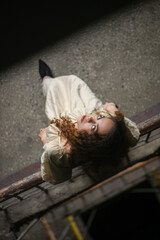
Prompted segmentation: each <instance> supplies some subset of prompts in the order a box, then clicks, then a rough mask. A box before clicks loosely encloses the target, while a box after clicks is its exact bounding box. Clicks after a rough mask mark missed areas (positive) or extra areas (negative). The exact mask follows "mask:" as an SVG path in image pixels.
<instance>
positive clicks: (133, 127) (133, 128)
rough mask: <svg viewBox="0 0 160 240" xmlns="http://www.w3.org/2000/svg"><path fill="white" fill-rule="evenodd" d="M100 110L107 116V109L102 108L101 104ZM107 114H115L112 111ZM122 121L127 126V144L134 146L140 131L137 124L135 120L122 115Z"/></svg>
mask: <svg viewBox="0 0 160 240" xmlns="http://www.w3.org/2000/svg"><path fill="white" fill-rule="evenodd" d="M100 111H101V112H102V115H105V116H108V113H109V112H108V111H107V110H105V109H104V108H103V106H101V108H100ZM109 115H111V116H113V117H115V116H116V115H115V114H113V113H109ZM108 117H109V116H108ZM124 122H125V125H126V128H127V137H128V142H129V146H130V147H134V146H135V145H136V144H137V142H138V140H139V138H140V131H139V129H138V127H137V124H136V123H135V122H133V121H132V120H130V119H129V118H127V117H124Z"/></svg>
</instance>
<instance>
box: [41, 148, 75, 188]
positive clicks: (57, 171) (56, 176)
mask: <svg viewBox="0 0 160 240" xmlns="http://www.w3.org/2000/svg"><path fill="white" fill-rule="evenodd" d="M68 162H69V160H68V158H67V156H66V155H62V156H61V157H59V158H58V155H57V154H54V152H52V154H48V153H47V152H44V153H43V154H42V157H41V173H42V179H43V180H44V181H46V182H50V183H52V184H58V183H61V182H64V181H66V180H68V179H70V178H71V177H72V168H71V167H70V165H69V164H68Z"/></svg>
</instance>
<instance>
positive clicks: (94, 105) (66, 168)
mask: <svg viewBox="0 0 160 240" xmlns="http://www.w3.org/2000/svg"><path fill="white" fill-rule="evenodd" d="M42 87H43V93H44V96H45V97H46V105H45V113H46V115H47V117H48V119H49V120H52V119H53V118H57V119H59V118H60V116H69V117H70V119H71V120H72V122H73V123H75V122H76V121H77V119H78V118H79V117H81V116H83V115H87V114H91V113H93V112H94V111H95V110H99V111H100V112H101V113H102V114H103V115H105V116H106V117H110V115H109V114H108V112H107V111H106V110H104V109H103V104H102V102H101V101H100V100H99V99H98V98H97V97H96V96H95V94H94V93H93V92H92V91H91V90H90V88H89V87H88V86H87V84H86V83H85V82H84V81H83V80H81V79H80V78H78V77H77V76H75V75H69V76H62V77H57V78H47V79H45V80H44V81H43V83H42ZM112 115H113V114H112ZM125 123H126V126H127V128H128V139H129V142H130V146H134V145H135V144H136V143H137V141H138V139H139V136H140V133H139V130H138V128H137V126H136V124H135V123H134V122H132V121H131V120H129V119H128V118H125ZM43 148H44V152H43V154H42V157H41V172H42V179H43V180H45V181H48V182H50V183H53V184H57V183H60V182H63V181H66V180H68V179H70V178H71V176H72V167H71V164H70V159H69V155H68V154H67V153H66V151H65V150H64V148H63V146H62V144H61V141H60V136H59V135H58V128H57V127H56V126H55V125H54V124H51V125H49V126H48V127H47V143H46V144H45V145H44V146H43Z"/></svg>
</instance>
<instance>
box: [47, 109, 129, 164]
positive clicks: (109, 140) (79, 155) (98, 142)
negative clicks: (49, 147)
mask: <svg viewBox="0 0 160 240" xmlns="http://www.w3.org/2000/svg"><path fill="white" fill-rule="evenodd" d="M112 120H113V122H114V125H113V127H112V128H111V129H110V131H109V133H108V134H105V135H100V134H97V133H94V134H88V133H87V132H86V131H84V130H83V131H82V130H81V131H79V130H78V129H77V128H76V127H75V124H74V123H73V122H72V121H71V119H70V118H69V117H61V118H60V119H54V120H52V121H51V122H50V123H51V124H55V125H56V127H58V128H59V130H60V132H59V135H60V136H63V137H65V138H66V139H67V140H68V142H69V143H70V145H71V153H70V157H71V160H72V165H73V166H76V165H77V164H79V163H81V164H83V163H86V162H87V161H90V160H91V161H92V162H95V163H97V161H98V162H108V164H117V163H118V162H119V161H120V159H121V158H122V157H124V156H125V155H126V153H127V152H128V149H129V144H128V140H127V130H126V126H125V122H124V116H123V114H122V113H121V112H119V111H116V112H115V117H112ZM79 159H80V162H79Z"/></svg>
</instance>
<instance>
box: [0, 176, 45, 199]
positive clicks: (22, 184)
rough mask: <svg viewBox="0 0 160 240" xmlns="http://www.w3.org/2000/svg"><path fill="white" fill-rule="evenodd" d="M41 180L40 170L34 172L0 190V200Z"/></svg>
mask: <svg viewBox="0 0 160 240" xmlns="http://www.w3.org/2000/svg"><path fill="white" fill-rule="evenodd" d="M41 182H43V180H42V176H41V172H36V173H34V174H32V175H30V176H28V177H26V178H24V179H22V180H20V181H17V182H15V183H13V184H11V185H9V186H8V187H6V188H3V189H1V190H0V202H2V201H4V200H6V199H8V198H10V197H13V196H14V195H15V194H18V193H20V192H23V191H25V190H27V189H29V188H31V187H33V186H35V185H37V184H39V183H41Z"/></svg>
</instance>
